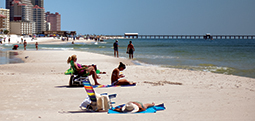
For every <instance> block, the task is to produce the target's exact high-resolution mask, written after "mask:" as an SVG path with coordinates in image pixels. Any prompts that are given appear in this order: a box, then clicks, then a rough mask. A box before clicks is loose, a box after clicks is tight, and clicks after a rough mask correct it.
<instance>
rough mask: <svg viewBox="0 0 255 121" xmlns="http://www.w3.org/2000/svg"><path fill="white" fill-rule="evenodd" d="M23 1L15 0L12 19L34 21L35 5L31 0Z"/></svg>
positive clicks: (11, 9)
mask: <svg viewBox="0 0 255 121" xmlns="http://www.w3.org/2000/svg"><path fill="white" fill-rule="evenodd" d="M23 2H24V3H22V2H21V1H19V0H13V2H12V5H11V8H10V11H11V14H10V20H11V21H30V22H31V21H33V12H32V10H33V9H32V8H33V5H32V3H31V2H30V3H29V0H24V1H23Z"/></svg>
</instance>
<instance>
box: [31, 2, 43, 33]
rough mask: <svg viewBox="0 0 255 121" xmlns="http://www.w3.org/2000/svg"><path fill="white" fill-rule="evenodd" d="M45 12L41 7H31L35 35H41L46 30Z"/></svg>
mask: <svg viewBox="0 0 255 121" xmlns="http://www.w3.org/2000/svg"><path fill="white" fill-rule="evenodd" d="M44 12H45V10H44V8H42V7H39V6H38V5H35V6H34V7H33V20H34V22H35V32H36V33H42V32H43V31H45V30H46V25H45V14H44Z"/></svg>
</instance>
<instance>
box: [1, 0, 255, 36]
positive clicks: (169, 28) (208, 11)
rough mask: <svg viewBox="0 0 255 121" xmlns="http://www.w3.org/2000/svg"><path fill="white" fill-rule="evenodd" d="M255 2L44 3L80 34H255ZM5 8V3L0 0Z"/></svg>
mask: <svg viewBox="0 0 255 121" xmlns="http://www.w3.org/2000/svg"><path fill="white" fill-rule="evenodd" d="M254 5H255V0H44V7H45V11H46V12H47V11H49V12H51V13H55V12H59V13H60V14H61V21H62V22H61V24H62V25H61V29H62V30H66V31H72V30H75V31H77V33H78V34H104V35H105V34H107V35H108V34H111V35H123V34H124V33H127V32H130V33H139V34H140V35H145V34H148V35H149V34H159V35H162V34H165V35H174V34H177V35H185V34H192V35H193V34H199V35H201V34H205V33H211V34H214V35H216V34H233V35H235V34H245V35H246V34H252V35H254V34H255V7H254ZM0 7H3V8H5V0H0Z"/></svg>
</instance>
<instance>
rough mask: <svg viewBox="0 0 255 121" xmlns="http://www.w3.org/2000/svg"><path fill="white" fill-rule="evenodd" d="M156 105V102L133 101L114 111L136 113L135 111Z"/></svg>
mask: <svg viewBox="0 0 255 121" xmlns="http://www.w3.org/2000/svg"><path fill="white" fill-rule="evenodd" d="M154 105H155V103H146V104H143V103H141V102H137V101H134V102H133V101H132V102H128V103H127V104H125V105H124V106H123V107H120V108H116V109H114V111H118V112H131V113H135V112H140V111H145V110H146V109H147V108H149V107H152V106H154Z"/></svg>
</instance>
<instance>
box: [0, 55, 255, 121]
mask: <svg viewBox="0 0 255 121" xmlns="http://www.w3.org/2000/svg"><path fill="white" fill-rule="evenodd" d="M15 52H18V57H19V58H21V59H23V60H24V61H25V62H24V63H18V64H6V65H0V78H1V79H0V83H1V85H0V98H1V101H0V102H1V105H0V120H19V121H20V120H25V121H35V120H44V121H46V120H47V121H48V120H52V121H56V120H57V121H58V120H61V121H63V120H64V121H70V120H76V121H77V120H93V121H94V120H95V121H101V120H106V121H108V120H112V121H115V120H123V121H130V120H145V121H158V120H160V121H170V120H173V121H187V120H196V121H197V120H213V121H240V120H243V121H253V120H255V115H254V114H255V103H254V102H255V87H254V86H255V79H253V78H246V77H239V76H233V75H223V74H215V73H210V72H200V71H190V70H181V69H172V68H161V67H156V66H140V65H134V64H132V62H131V61H130V60H127V59H123V58H114V57H111V56H106V55H100V54H95V53H88V52H78V51H15ZM72 54H76V55H77V56H78V62H79V63H82V64H92V63H93V64H96V65H98V68H99V69H100V70H101V71H105V72H106V73H107V74H105V75H100V77H101V79H99V80H98V82H99V83H101V84H110V78H111V72H112V70H113V69H114V68H116V67H117V66H118V64H119V62H124V63H125V64H126V65H127V68H126V70H125V71H124V75H125V76H126V77H125V78H126V79H128V80H130V81H134V82H137V86H135V87H112V88H99V89H98V88H97V89H95V91H96V92H97V93H104V92H107V93H108V94H112V93H116V94H117V97H116V98H115V99H113V101H115V102H116V105H114V106H117V105H118V104H123V103H126V102H128V101H141V102H143V103H151V102H155V103H156V104H160V103H164V104H165V106H166V110H164V111H159V112H157V113H155V114H124V115H116V114H114V115H112V114H107V113H106V112H93V113H88V112H83V111H81V110H80V108H79V105H80V104H81V102H82V101H83V100H84V99H85V98H86V96H87V93H86V92H85V90H84V88H83V87H72V88H71V87H69V86H68V81H69V78H70V76H69V75H64V72H65V71H66V70H67V69H68V68H69V67H70V66H69V64H67V62H66V60H67V58H68V57H69V56H71V55H72ZM25 57H27V58H26V59H25ZM90 81H91V82H92V84H94V81H93V79H92V77H90Z"/></svg>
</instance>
